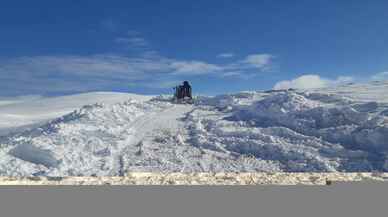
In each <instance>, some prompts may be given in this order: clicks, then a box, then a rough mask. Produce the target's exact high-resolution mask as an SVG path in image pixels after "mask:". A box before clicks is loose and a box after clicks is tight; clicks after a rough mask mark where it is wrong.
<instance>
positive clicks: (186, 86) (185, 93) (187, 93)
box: [182, 81, 193, 99]
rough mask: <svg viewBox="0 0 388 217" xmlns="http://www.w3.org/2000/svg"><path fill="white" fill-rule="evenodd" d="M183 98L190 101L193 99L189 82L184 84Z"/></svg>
mask: <svg viewBox="0 0 388 217" xmlns="http://www.w3.org/2000/svg"><path fill="white" fill-rule="evenodd" d="M182 96H183V98H184V97H189V98H190V99H192V98H193V97H192V89H191V86H190V84H189V82H188V81H184V82H183V86H182Z"/></svg>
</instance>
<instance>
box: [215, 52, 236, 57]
mask: <svg viewBox="0 0 388 217" xmlns="http://www.w3.org/2000/svg"><path fill="white" fill-rule="evenodd" d="M234 56H235V54H234V53H221V54H218V55H217V57H218V58H232V57H234Z"/></svg>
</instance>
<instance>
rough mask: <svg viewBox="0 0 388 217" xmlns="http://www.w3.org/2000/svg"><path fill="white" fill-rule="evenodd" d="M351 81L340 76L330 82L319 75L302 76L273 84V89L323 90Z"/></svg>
mask: <svg viewBox="0 0 388 217" xmlns="http://www.w3.org/2000/svg"><path fill="white" fill-rule="evenodd" d="M351 81H353V78H352V77H348V76H340V77H338V78H337V79H336V80H330V79H325V78H321V77H320V76H319V75H313V74H310V75H303V76H300V77H298V78H296V79H293V80H285V81H280V82H278V83H276V84H275V86H274V87H273V89H275V90H282V89H289V88H294V89H315V88H323V87H328V86H331V85H338V84H342V83H347V82H351Z"/></svg>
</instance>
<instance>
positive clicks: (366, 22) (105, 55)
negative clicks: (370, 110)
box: [0, 0, 388, 96]
mask: <svg viewBox="0 0 388 217" xmlns="http://www.w3.org/2000/svg"><path fill="white" fill-rule="evenodd" d="M387 11H388V1H384V0H382V1H379V0H375V1H359V0H348V1H345V0H342V1H338V0H337V1H334V0H333V1H311V0H310V1H307V0H306V1H299V0H295V1H288V0H287V1H273V0H272V1H269V0H268V1H259V0H256V1H228V0H223V1H217V0H212V1H209V0H207V1H205V0H197V1H184V0H179V1H178V0H169V1H144V0H143V1H101V2H100V1H61V2H59V1H23V2H21V1H17V0H15V1H8V2H2V5H1V8H0V29H1V31H0V86H1V87H2V88H1V92H0V95H1V96H14V95H27V94H36V95H63V94H71V93H77V92H87V91H129V92H135V93H144V94H158V93H170V92H171V87H172V86H174V85H175V84H177V83H179V82H180V81H182V80H189V81H191V82H192V83H193V86H194V90H195V92H196V93H200V94H219V93H229V92H236V91H242V90H264V89H271V88H288V87H296V88H298V87H302V88H310V87H322V86H328V85H333V84H338V83H343V82H349V81H356V82H358V81H367V80H373V79H374V80H376V79H379V80H382V79H386V78H388V73H387V71H388V61H387V60H388V49H387V48H388V13H387Z"/></svg>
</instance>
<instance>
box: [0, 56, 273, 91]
mask: <svg viewBox="0 0 388 217" xmlns="http://www.w3.org/2000/svg"><path fill="white" fill-rule="evenodd" d="M150 52H151V51H150ZM267 63H268V62H267ZM250 69H254V71H256V70H257V69H258V68H257V67H256V66H255V67H252V66H250V65H249V64H245V63H242V61H237V62H234V63H233V62H232V63H229V64H224V65H218V64H212V63H208V62H205V61H198V60H179V59H172V58H167V57H163V56H161V55H158V54H157V53H154V52H151V53H150V54H142V55H138V56H137V57H127V56H123V55H108V54H99V55H90V56H77V55H67V56H66V55H62V56H30V57H28V56H27V57H19V58H12V59H2V60H0V85H1V86H2V87H3V89H4V88H5V89H7V91H8V92H7V93H6V92H5V91H4V90H3V92H2V95H7V94H19V93H20V94H25V93H30V94H42V93H43V94H44V93H52V92H67V91H73V92H77V91H89V90H98V89H104V88H110V87H112V86H119V87H120V86H121V87H122V86H124V87H127V86H128V84H130V83H132V84H137V85H138V86H143V87H151V86H153V87H161V88H162V87H163V88H165V87H168V86H169V85H170V84H173V83H176V81H177V80H180V79H182V78H186V77H188V76H200V75H201V76H202V75H211V76H218V77H231V76H234V77H238V78H246V77H251V76H253V75H255V74H257V73H256V72H251V71H250ZM259 71H260V70H259ZM156 78H159V79H156ZM148 81H153V82H152V85H151V86H149V82H148ZM157 84H159V85H157ZM147 85H148V86H147Z"/></svg>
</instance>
